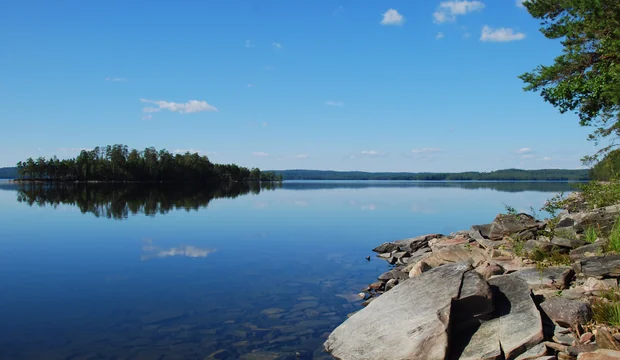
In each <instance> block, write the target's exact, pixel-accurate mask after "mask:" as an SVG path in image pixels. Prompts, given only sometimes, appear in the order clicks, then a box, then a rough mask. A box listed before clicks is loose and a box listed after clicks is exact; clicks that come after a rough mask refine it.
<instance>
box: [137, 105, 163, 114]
mask: <svg viewBox="0 0 620 360" xmlns="http://www.w3.org/2000/svg"><path fill="white" fill-rule="evenodd" d="M160 111H161V109H160V108H154V107H148V106H147V107H145V108H142V112H144V113H156V112H160Z"/></svg>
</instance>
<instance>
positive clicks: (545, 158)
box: [542, 156, 553, 161]
mask: <svg viewBox="0 0 620 360" xmlns="http://www.w3.org/2000/svg"><path fill="white" fill-rule="evenodd" d="M542 160H543V161H551V160H553V159H551V158H550V157H549V156H545V157H543V158H542Z"/></svg>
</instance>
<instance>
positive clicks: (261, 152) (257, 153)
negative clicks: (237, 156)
mask: <svg viewBox="0 0 620 360" xmlns="http://www.w3.org/2000/svg"><path fill="white" fill-rule="evenodd" d="M252 155H253V156H259V157H264V156H269V154H268V153H266V152H263V151H255V152H253V153H252Z"/></svg>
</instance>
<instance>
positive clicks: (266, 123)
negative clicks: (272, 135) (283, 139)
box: [261, 121, 269, 127]
mask: <svg viewBox="0 0 620 360" xmlns="http://www.w3.org/2000/svg"><path fill="white" fill-rule="evenodd" d="M261 125H263V127H267V126H269V123H268V122H266V121H263V123H262V124H261Z"/></svg>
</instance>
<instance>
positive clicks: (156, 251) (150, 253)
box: [140, 239, 215, 260]
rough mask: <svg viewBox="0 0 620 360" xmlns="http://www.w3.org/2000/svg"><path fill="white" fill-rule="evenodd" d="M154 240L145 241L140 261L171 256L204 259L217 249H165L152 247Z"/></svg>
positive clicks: (186, 246) (185, 247)
mask: <svg viewBox="0 0 620 360" xmlns="http://www.w3.org/2000/svg"><path fill="white" fill-rule="evenodd" d="M152 242H153V240H151V239H145V240H144V243H145V244H144V246H142V255H141V256H140V260H149V259H153V258H165V257H170V256H187V257H191V258H203V257H207V255H209V254H211V253H213V252H215V249H208V248H199V247H195V246H191V245H180V246H179V247H172V248H169V249H163V248H161V247H159V246H153V245H152Z"/></svg>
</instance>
